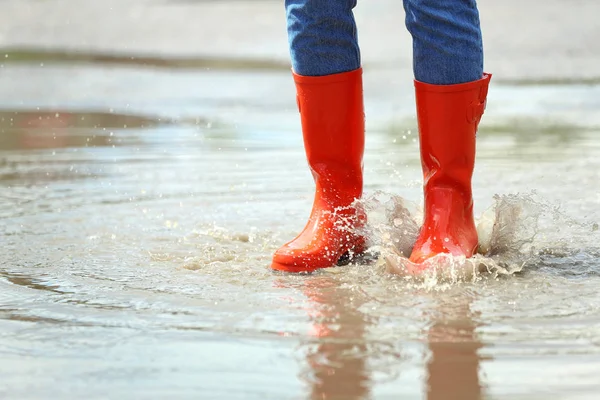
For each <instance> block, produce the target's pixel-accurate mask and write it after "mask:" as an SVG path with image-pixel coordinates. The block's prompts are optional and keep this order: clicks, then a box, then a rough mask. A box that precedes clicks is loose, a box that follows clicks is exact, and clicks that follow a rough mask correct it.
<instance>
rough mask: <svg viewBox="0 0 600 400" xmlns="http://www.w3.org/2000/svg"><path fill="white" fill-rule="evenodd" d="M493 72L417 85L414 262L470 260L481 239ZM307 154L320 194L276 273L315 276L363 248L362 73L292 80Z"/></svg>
mask: <svg viewBox="0 0 600 400" xmlns="http://www.w3.org/2000/svg"><path fill="white" fill-rule="evenodd" d="M490 79H491V75H490V74H484V76H483V77H482V79H480V80H477V81H474V82H469V83H463V84H457V85H430V84H426V83H423V82H418V81H415V94H416V103H417V117H418V124H419V143H420V152H421V164H422V167H423V178H424V194H425V210H424V211H425V213H424V221H423V225H422V227H421V231H420V233H419V236H418V238H417V241H416V243H415V245H414V248H413V251H412V254H411V255H410V260H411V261H412V262H413V263H417V264H420V263H423V262H424V261H425V260H427V259H429V258H431V257H433V256H435V255H437V254H440V253H449V254H452V255H455V256H466V257H471V256H472V255H473V253H474V252H475V251H476V250H477V246H478V238H477V231H476V228H475V223H474V220H473V198H472V192H471V177H472V175H473V168H474V164H475V135H476V132H477V127H478V124H479V121H480V119H481V116H482V115H483V112H484V109H485V104H486V97H487V92H488V86H489V82H490ZM294 81H295V83H296V90H297V101H298V108H299V110H300V116H301V123H302V133H303V138H304V148H305V151H306V157H307V160H308V165H309V166H310V169H311V171H312V174H313V177H314V180H315V184H316V192H315V199H314V203H313V208H312V212H311V214H310V218H309V220H308V223H307V224H306V227H305V228H304V230H303V231H302V232H301V233H300V234H299V235H298V236H297V237H296V238H295V239H293V240H291V241H290V242H288V243H286V244H285V245H283V246H282V247H281V248H280V249H279V250H277V251H276V252H275V255H274V257H273V262H272V264H271V267H272V268H273V269H275V270H280V271H287V272H310V271H314V270H316V269H319V268H328V267H331V266H333V265H335V264H336V263H337V262H338V260H340V258H342V257H347V256H348V255H352V254H360V253H362V252H363V251H364V250H365V246H366V243H365V238H364V237H363V236H362V235H361V234H360V229H359V228H360V227H362V226H363V225H364V224H365V222H366V216H365V215H364V214H363V213H362V211H361V210H360V208H359V207H356V206H355V200H357V199H360V198H361V196H362V191H363V176H362V172H363V161H362V159H363V152H364V141H365V140H364V138H365V118H364V106H363V89H362V69H358V70H355V71H351V72H345V73H341V74H335V75H329V76H323V77H307V76H300V75H296V74H294Z"/></svg>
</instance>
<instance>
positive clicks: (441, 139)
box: [410, 74, 491, 263]
mask: <svg viewBox="0 0 600 400" xmlns="http://www.w3.org/2000/svg"><path fill="white" fill-rule="evenodd" d="M490 79H491V75H490V74H484V77H483V78H482V79H480V80H478V81H474V82H469V83H463V84H458V85H430V84H426V83H422V82H418V81H415V90H416V101H417V117H418V122H419V141H420V152H421V164H422V167H423V180H424V195H425V210H424V211H425V215H424V221H423V226H422V227H421V231H420V233H419V236H418V238H417V241H416V243H415V246H414V248H413V251H412V254H411V256H410V260H411V261H412V262H414V263H422V262H423V261H425V260H427V259H428V258H431V257H433V256H435V255H437V254H440V253H447V254H452V255H454V256H465V257H471V256H472V255H473V254H474V253H475V251H476V250H477V246H478V238H477V230H476V228H475V222H474V220H473V197H472V192H471V177H472V176H473V169H474V165H475V136H476V133H477V127H478V125H479V121H480V120H481V116H482V115H483V112H484V110H485V104H486V98H487V93H488V86H489V82H490Z"/></svg>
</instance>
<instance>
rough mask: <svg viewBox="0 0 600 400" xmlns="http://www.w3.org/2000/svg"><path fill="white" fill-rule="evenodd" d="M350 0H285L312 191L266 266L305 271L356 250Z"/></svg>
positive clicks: (357, 118) (357, 110) (357, 130)
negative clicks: (296, 227) (302, 214)
mask: <svg viewBox="0 0 600 400" xmlns="http://www.w3.org/2000/svg"><path fill="white" fill-rule="evenodd" d="M355 5H356V1H355V0H351V1H350V0H286V10H287V18H288V33H289V41H290V54H291V58H292V67H293V77H294V82H295V84H296V92H297V100H298V107H299V111H300V119H301V123H302V134H303V138H304V148H305V151H306V158H307V160H308V165H309V167H310V169H311V172H312V174H313V177H314V180H315V184H316V192H315V199H314V203H313V208H312V212H311V214H310V218H309V221H308V223H307V224H306V226H305V228H304V230H303V231H302V232H301V233H300V234H299V235H298V236H297V237H296V238H295V239H293V240H292V241H290V242H288V243H286V244H285V245H283V246H282V247H281V248H280V249H279V250H277V251H276V252H275V255H274V256H273V262H272V264H271V268H273V269H276V270H280V271H288V272H305V271H312V270H315V269H317V268H327V267H331V266H333V265H335V264H336V263H337V262H338V261H339V260H340V258H342V256H344V255H345V254H346V253H354V252H362V251H363V250H364V246H365V243H364V238H362V236H360V235H359V234H357V233H356V229H357V228H358V227H359V226H360V225H361V224H362V223H363V222H364V219H363V217H362V215H360V213H359V212H358V211H357V210H356V208H355V207H354V206H353V202H354V201H355V200H356V199H358V198H360V197H361V195H362V187H363V181H362V157H363V150H364V134H365V132H364V108H363V92H362V70H361V68H360V56H359V49H358V43H357V39H356V25H355V23H354V16H353V15H352V8H353V7H354V6H355Z"/></svg>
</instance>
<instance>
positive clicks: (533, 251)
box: [360, 192, 598, 287]
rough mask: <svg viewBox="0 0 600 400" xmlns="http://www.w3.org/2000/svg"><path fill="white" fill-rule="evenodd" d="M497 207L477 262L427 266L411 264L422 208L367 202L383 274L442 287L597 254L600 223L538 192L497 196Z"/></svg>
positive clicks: (481, 229)
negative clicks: (573, 214)
mask: <svg viewBox="0 0 600 400" xmlns="http://www.w3.org/2000/svg"><path fill="white" fill-rule="evenodd" d="M493 200H494V202H493V204H492V205H491V206H490V207H489V208H488V209H487V210H485V212H483V213H482V215H481V216H479V217H478V218H476V224H477V232H478V235H479V247H478V251H477V254H475V255H474V256H473V257H471V258H468V259H467V258H465V257H456V256H452V255H448V254H441V255H439V256H435V257H433V258H431V259H429V260H427V261H426V262H425V264H426V267H425V268H423V266H422V265H421V266H419V265H416V264H414V263H412V262H410V261H409V260H408V256H409V255H410V253H411V251H412V246H413V245H414V243H415V241H416V238H417V236H418V233H419V229H420V224H421V221H422V218H423V211H422V209H421V208H419V207H418V206H417V205H415V204H414V203H412V202H409V201H407V200H405V199H404V198H402V197H400V196H395V195H390V194H386V193H383V192H376V193H374V194H373V195H371V196H369V197H367V198H365V199H364V200H362V201H361V202H360V203H361V206H362V207H363V208H364V209H365V210H366V211H367V213H368V225H367V227H366V232H365V234H366V235H367V236H368V237H369V239H370V243H371V246H370V248H369V250H368V252H369V253H370V254H371V255H372V256H374V257H375V260H376V261H375V262H376V265H377V267H378V268H379V270H380V271H382V272H384V273H389V274H395V275H399V276H401V277H404V278H406V279H407V280H414V279H419V280H421V279H422V280H423V282H424V283H425V284H426V285H425V286H429V287H433V286H435V285H436V284H437V283H452V282H461V281H477V280H478V279H480V278H481V277H482V275H491V276H493V277H498V276H500V275H512V274H516V273H520V272H523V271H524V270H525V269H527V268H528V267H529V266H535V265H536V264H538V263H539V262H540V260H541V259H542V257H544V256H547V255H558V254H562V253H566V254H572V253H576V252H580V251H584V252H593V251H594V250H593V249H594V248H595V243H598V234H597V233H596V232H597V229H598V228H597V224H594V223H583V222H578V221H575V220H573V219H572V218H570V217H569V216H567V215H566V214H564V213H563V212H561V210H560V208H559V207H557V206H555V205H552V204H550V203H548V202H546V201H544V200H543V199H541V198H540V197H539V196H537V195H536V194H535V193H530V194H507V195H496V196H495V197H494V199H493Z"/></svg>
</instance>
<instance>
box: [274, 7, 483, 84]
mask: <svg viewBox="0 0 600 400" xmlns="http://www.w3.org/2000/svg"><path fill="white" fill-rule="evenodd" d="M367 1H368V0H367ZM285 6H286V12H287V20H288V38H289V43H290V54H291V58H292V68H293V69H294V72H296V73H297V74H300V75H307V76H321V75H329V74H335V73H339V72H346V71H351V70H354V69H356V68H358V67H360V50H359V47H358V39H357V30H356V23H355V21H354V16H353V14H352V9H353V8H354V7H355V6H356V0H286V1H285ZM404 9H405V11H406V27H407V28H408V31H409V32H410V34H411V35H412V38H413V69H414V75H415V79H417V80H419V81H421V82H425V83H430V84H435V85H451V84H457V83H464V82H471V81H474V80H477V79H480V78H481V77H482V75H483V43H482V39H481V29H480V24H479V12H478V10H477V4H476V0H404ZM382 40H390V38H385V39H382Z"/></svg>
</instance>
